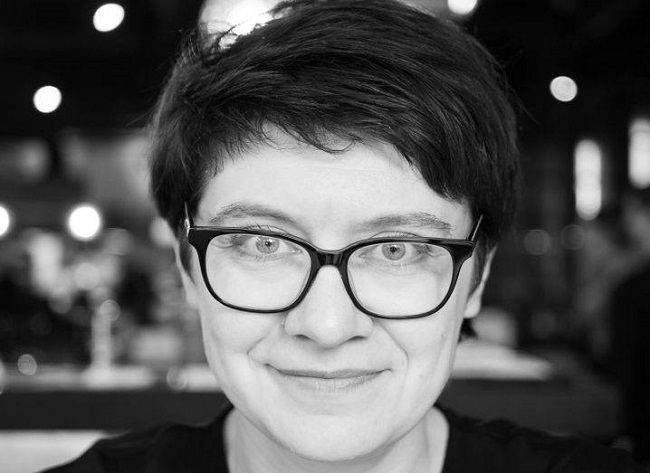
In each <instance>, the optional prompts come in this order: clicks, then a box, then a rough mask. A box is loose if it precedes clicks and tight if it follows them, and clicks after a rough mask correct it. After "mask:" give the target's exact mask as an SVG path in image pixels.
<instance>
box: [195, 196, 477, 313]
mask: <svg viewBox="0 0 650 473" xmlns="http://www.w3.org/2000/svg"><path fill="white" fill-rule="evenodd" d="M482 221H483V215H479V217H478V219H477V220H476V223H475V224H474V227H473V228H472V230H471V231H470V234H469V236H468V237H467V238H466V239H454V238H427V237H383V238H369V239H364V240H360V241H356V242H354V243H352V244H350V245H348V246H346V247H345V248H341V249H340V250H338V251H326V250H322V249H320V248H318V247H316V246H314V245H312V244H311V243H310V242H308V241H307V240H303V239H302V238H298V237H296V236H293V235H286V234H284V233H278V232H271V231H266V230H263V229H254V230H251V229H244V228H237V227H215V226H200V225H199V226H197V225H194V222H193V220H192V216H191V215H190V213H189V210H188V208H187V204H185V222H184V223H185V236H186V238H187V241H188V242H189V244H190V245H192V246H193V247H194V249H195V250H196V252H197V255H198V256H199V264H200V266H201V275H202V276H203V282H204V284H205V286H206V287H207V289H208V291H209V292H210V294H211V295H212V297H214V298H215V299H216V300H217V301H218V302H220V303H221V304H223V305H225V306H226V307H230V308H231V309H237V310H243V311H246V312H253V313H258V314H271V313H278V312H285V311H288V310H291V309H293V308H294V307H296V306H297V305H298V304H300V303H301V302H302V300H303V299H304V298H305V296H306V295H307V293H308V292H309V289H310V288H311V286H312V284H313V283H314V280H315V279H316V275H317V274H318V271H319V270H320V268H322V267H323V266H328V265H329V266H334V267H336V269H337V270H338V272H339V274H340V275H341V279H342V280H343V286H344V287H345V291H346V292H347V293H348V296H349V297H350V299H351V300H352V303H353V304H354V306H355V307H356V308H357V309H359V310H360V311H361V312H363V313H364V314H366V315H369V316H371V317H377V318H380V319H392V320H402V319H418V318H422V317H427V316H429V315H432V314H435V313H436V312H438V311H439V310H440V309H441V308H442V307H443V306H444V305H445V304H446V303H447V301H448V300H449V298H450V297H451V294H452V293H453V292H454V289H455V288H456V282H457V281H458V275H459V274H460V270H461V268H462V266H463V263H465V261H467V260H468V259H469V258H470V257H471V256H472V253H473V252H474V249H475V248H476V245H477V241H478V234H479V228H480V226H481V222H482ZM233 233H239V234H245V235H261V236H267V237H271V238H282V239H284V240H287V241H290V242H292V243H295V244H296V245H298V246H300V247H301V248H303V249H305V251H306V252H307V254H308V255H309V258H310V260H311V267H310V271H309V276H308V277H307V282H306V284H305V287H304V288H303V289H302V291H301V293H300V294H299V295H298V296H297V297H296V299H295V300H294V301H293V302H292V303H291V304H289V305H287V306H286V307H282V308H279V309H251V308H247V307H241V306H237V305H233V304H230V303H229V302H227V301H225V300H223V299H222V298H221V297H219V295H218V294H217V293H216V291H215V290H214V288H213V287H212V285H211V284H210V279H209V277H208V271H207V265H206V257H205V256H206V252H207V249H208V245H209V244H210V242H211V241H212V240H213V239H214V238H215V237H217V236H220V235H227V234H233ZM380 243H426V244H431V245H436V246H439V247H441V248H444V249H445V250H447V251H448V252H449V254H450V255H451V258H452V262H453V272H452V279H451V283H450V285H449V289H448V290H447V294H446V295H445V297H444V298H443V299H442V301H441V302H440V303H439V304H438V305H437V306H436V307H435V308H433V309H432V310H429V311H426V312H422V313H419V314H415V315H406V316H390V315H383V314H377V313H375V312H372V311H370V310H368V309H366V308H365V307H364V306H363V305H362V304H361V303H360V302H359V301H358V300H357V298H356V296H355V295H354V291H353V289H352V286H351V284H350V280H349V277H348V261H349V259H350V256H351V255H352V253H354V252H355V251H356V250H358V249H359V248H363V247H365V246H371V245H376V244H380Z"/></svg>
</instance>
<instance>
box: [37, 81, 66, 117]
mask: <svg viewBox="0 0 650 473" xmlns="http://www.w3.org/2000/svg"><path fill="white" fill-rule="evenodd" d="M62 97H63V96H62V95H61V91H60V90H59V89H57V88H56V87H54V86H53V85H45V86H43V87H41V88H40V89H38V90H37V91H36V92H35V93H34V99H33V101H34V107H36V110H38V111H39V112H41V113H52V112H53V111H54V110H56V109H57V108H59V105H61V100H62Z"/></svg>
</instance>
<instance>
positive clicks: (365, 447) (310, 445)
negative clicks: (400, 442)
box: [272, 418, 383, 462]
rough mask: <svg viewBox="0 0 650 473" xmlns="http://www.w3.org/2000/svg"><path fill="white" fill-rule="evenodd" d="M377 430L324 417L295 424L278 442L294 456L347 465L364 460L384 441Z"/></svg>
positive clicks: (280, 436) (277, 434) (282, 434)
mask: <svg viewBox="0 0 650 473" xmlns="http://www.w3.org/2000/svg"><path fill="white" fill-rule="evenodd" d="M377 434H378V432H377V429H376V428H373V429H367V428H362V427H361V426H359V425H351V422H345V421H340V420H339V421H337V420H334V419H331V418H330V419H327V418H324V419H323V420H322V421H320V422H310V421H307V420H306V421H304V422H296V423H295V425H293V426H292V427H290V428H289V429H288V430H285V431H284V432H281V433H275V434H272V437H274V438H275V440H276V442H278V443H280V444H281V445H283V446H284V447H285V448H287V449H288V450H290V451H291V452H293V453H294V454H296V455H298V456H300V457H302V458H304V459H306V460H311V461H317V462H346V461H353V460H355V459H358V458H361V457H365V456H367V455H369V454H371V453H372V452H374V451H375V450H376V449H377V448H379V447H380V446H381V445H382V444H383V442H382V441H381V439H380V438H378V436H377Z"/></svg>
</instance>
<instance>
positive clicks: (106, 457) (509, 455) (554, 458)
mask: <svg viewBox="0 0 650 473" xmlns="http://www.w3.org/2000/svg"><path fill="white" fill-rule="evenodd" d="M231 409H232V405H230V404H226V405H224V408H223V410H222V411H221V413H220V414H219V415H218V416H217V418H216V419H215V420H214V421H213V422H212V423H210V424H208V425H204V426H199V427H190V426H186V425H180V424H166V425H162V426H159V427H156V428H152V429H149V430H143V431H139V432H130V433H127V434H125V435H121V436H118V437H114V438H107V439H103V440H100V441H98V442H97V443H96V444H95V445H93V446H92V447H91V448H90V449H89V450H88V451H87V452H86V453H84V454H83V455H82V456H81V457H79V458H78V459H77V460H75V461H73V462H72V463H69V464H67V465H64V466H61V467H58V468H55V469H52V470H48V473H82V472H83V473H89V472H93V473H95V472H97V473H100V472H101V473H127V472H129V473H130V472H137V473H154V472H155V473H172V472H179V473H180V472H182V473H190V472H191V473H208V472H209V473H228V467H227V462H226V454H225V451H224V442H223V427H224V421H225V418H226V415H227V414H228V413H229V412H230V410H231ZM440 409H441V411H442V412H443V413H444V415H445V417H446V418H447V421H448V422H449V440H448V446H447V454H446V458H445V462H444V468H443V473H542V472H544V473H574V472H576V473H577V472H580V473H601V472H602V473H619V472H620V473H642V470H641V469H640V467H638V466H635V464H634V463H633V462H632V460H630V458H629V456H628V455H627V454H626V453H625V452H623V451H621V450H616V449H610V448H606V447H603V446H600V445H598V444H596V443H593V442H589V441H586V440H579V439H575V438H561V437H554V436H551V435H548V434H545V433H542V432H537V431H534V430H531V429H525V428H521V427H517V426H516V425H514V424H512V423H511V422H507V421H489V422H483V421H478V420H474V419H470V418H466V417H463V416H460V415H458V414H455V413H454V412H452V411H449V410H447V409H445V408H442V407H441V408H440Z"/></svg>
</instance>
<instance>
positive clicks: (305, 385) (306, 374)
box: [269, 366, 385, 393]
mask: <svg viewBox="0 0 650 473" xmlns="http://www.w3.org/2000/svg"><path fill="white" fill-rule="evenodd" d="M269 368H270V370H271V372H272V373H273V374H274V375H275V377H276V378H279V379H280V380H281V381H283V382H285V383H289V384H290V385H292V386H296V387H298V388H301V389H306V390H309V391H316V392H325V393H335V392H345V391H351V390H354V389H355V388H359V387H361V386H363V385H366V384H369V383H370V382H372V381H373V380H375V379H376V378H377V377H379V376H380V375H381V374H382V373H383V372H384V371H385V370H367V369H341V370H335V371H322V370H303V369H284V368H275V367H273V366H269Z"/></svg>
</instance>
